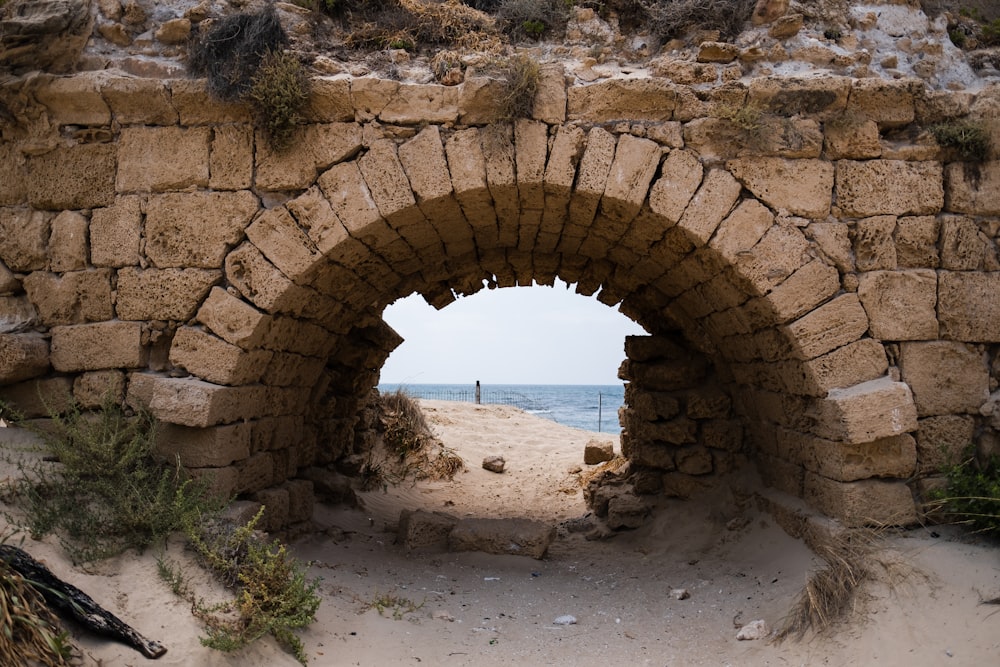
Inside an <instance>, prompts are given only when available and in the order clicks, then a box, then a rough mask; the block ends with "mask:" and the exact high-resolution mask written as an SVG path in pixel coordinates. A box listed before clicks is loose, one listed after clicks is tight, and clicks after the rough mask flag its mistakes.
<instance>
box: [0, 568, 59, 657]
mask: <svg viewBox="0 0 1000 667" xmlns="http://www.w3.org/2000/svg"><path fill="white" fill-rule="evenodd" d="M0 618H2V619H3V621H2V627H3V632H0V664H3V665H9V666H10V667H22V666H23V667H28V666H29V665H31V666H32V667H35V666H42V667H64V666H67V667H68V665H70V664H72V663H71V658H72V654H73V651H74V648H73V645H72V644H71V643H70V639H69V635H68V634H67V633H66V631H64V630H63V629H62V628H61V626H60V625H59V621H58V619H57V618H56V617H55V615H54V614H53V613H52V611H51V610H50V609H49V607H48V606H47V605H46V603H45V599H44V598H43V597H42V594H41V593H39V592H38V591H37V590H36V589H35V587H34V586H32V585H31V583H30V582H28V581H26V580H25V579H24V577H22V576H21V575H20V574H18V573H17V572H15V571H14V569H13V568H11V567H10V566H9V565H8V564H7V562H6V561H4V560H3V559H0Z"/></svg>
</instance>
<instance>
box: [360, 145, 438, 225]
mask: <svg viewBox="0 0 1000 667" xmlns="http://www.w3.org/2000/svg"><path fill="white" fill-rule="evenodd" d="M358 167H359V168H360V169H361V174H362V175H363V176H364V179H365V182H366V183H367V184H368V190H369V191H370V192H371V195H372V199H373V200H374V202H375V205H376V206H377V207H378V210H379V213H380V214H381V215H382V217H383V218H385V219H386V220H387V221H389V223H390V224H391V225H392V226H393V227H396V228H397V229H401V228H405V227H407V226H409V225H414V224H417V223H420V222H423V220H424V218H423V214H422V213H421V212H420V209H418V208H417V206H416V203H417V202H416V199H414V197H413V189H412V188H411V187H410V182H409V180H408V179H407V178H406V172H404V171H403V165H402V164H400V162H399V158H398V156H397V155H396V146H395V144H394V143H393V142H392V141H391V140H389V139H382V140H379V141H376V142H375V143H374V144H372V145H371V146H370V147H369V150H368V152H367V153H365V154H364V155H363V156H362V157H361V158H360V159H359V160H358Z"/></svg>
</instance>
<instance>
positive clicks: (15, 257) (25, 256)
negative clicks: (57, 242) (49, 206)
mask: <svg viewBox="0 0 1000 667" xmlns="http://www.w3.org/2000/svg"><path fill="white" fill-rule="evenodd" d="M51 219H52V216H51V214H49V213H44V212H42V211H31V210H29V209H23V208H0V261H2V262H3V263H4V264H5V265H6V266H7V267H8V268H9V269H10V270H11V271H18V272H25V271H37V270H42V269H45V268H47V266H48V247H49V237H50V234H51V229H52V227H51Z"/></svg>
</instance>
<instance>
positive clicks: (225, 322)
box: [197, 287, 271, 350]
mask: <svg viewBox="0 0 1000 667" xmlns="http://www.w3.org/2000/svg"><path fill="white" fill-rule="evenodd" d="M197 319H198V321H199V322H201V323H202V324H204V325H205V326H206V327H208V328H209V329H210V330H211V331H212V333H214V334H215V335H217V336H219V337H220V338H222V339H223V340H225V341H227V342H229V343H232V344H233V345H238V346H239V347H241V348H243V349H245V350H250V349H253V348H255V347H258V346H260V344H261V343H262V342H263V341H264V338H265V336H266V335H267V332H268V327H269V326H270V322H271V318H270V317H268V316H267V315H265V314H263V313H261V312H260V311H259V310H257V309H256V308H254V307H253V306H251V305H250V304H248V303H247V302H245V301H243V300H242V299H240V298H238V297H236V296H233V295H232V294H230V293H229V292H227V291H226V290H224V289H223V288H221V287H213V288H212V289H211V291H210V292H209V294H208V298H207V299H205V301H204V303H202V305H201V308H199V309H198V314H197Z"/></svg>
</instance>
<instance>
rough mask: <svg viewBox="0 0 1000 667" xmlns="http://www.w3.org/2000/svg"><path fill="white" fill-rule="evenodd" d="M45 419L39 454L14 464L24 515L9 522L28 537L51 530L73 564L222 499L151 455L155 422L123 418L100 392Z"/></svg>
mask: <svg viewBox="0 0 1000 667" xmlns="http://www.w3.org/2000/svg"><path fill="white" fill-rule="evenodd" d="M50 424H51V427H50V428H47V429H44V430H40V434H41V436H42V438H43V442H44V446H45V449H46V457H45V459H44V460H41V461H36V462H33V463H30V462H29V463H25V462H21V463H19V466H20V468H21V472H22V473H23V478H22V479H21V480H20V481H19V482H18V483H17V485H16V487H15V488H16V494H15V502H16V503H18V504H19V505H20V506H21V507H22V508H23V509H24V510H25V514H26V517H25V518H24V519H23V520H22V519H19V518H15V519H12V520H13V521H15V522H16V525H19V526H20V527H22V528H23V529H26V530H27V531H28V532H30V533H31V534H32V535H34V536H42V535H47V534H55V535H56V536H57V537H58V539H59V541H60V542H61V543H62V544H63V546H64V547H65V548H66V550H67V553H69V555H70V557H71V558H72V559H73V560H74V561H75V562H88V561H94V560H99V559H101V558H106V557H109V556H112V555H115V554H118V553H121V552H122V551H125V550H126V549H130V548H134V549H139V550H142V549H144V548H145V547H147V546H149V545H150V544H152V543H153V542H155V541H158V540H161V539H163V538H165V537H166V536H167V535H168V534H170V533H171V532H173V531H175V530H177V529H179V528H180V527H181V526H182V525H183V524H184V523H185V522H186V521H189V520H190V518H191V517H194V516H198V517H200V516H202V515H203V514H206V513H211V512H213V511H217V510H218V509H221V507H222V506H223V504H224V502H225V500H223V499H214V498H211V497H210V496H209V495H208V493H207V487H206V485H205V484H197V483H194V482H193V481H192V480H190V479H189V478H188V477H187V476H186V474H185V472H184V471H183V470H182V469H181V468H180V467H179V466H178V465H170V464H166V463H164V462H162V461H159V460H157V459H156V458H154V456H153V449H154V444H155V437H156V436H155V433H156V421H155V420H154V419H153V417H152V416H151V415H149V414H148V413H146V412H144V411H139V412H138V413H137V414H136V415H134V416H129V415H127V414H126V413H125V411H124V410H123V408H122V406H121V405H119V404H118V403H116V402H115V401H114V400H112V399H110V398H107V399H105V400H104V402H103V404H102V406H101V408H100V409H99V410H98V411H96V412H85V411H83V410H81V409H80V408H79V406H76V405H74V406H71V408H70V409H69V411H68V412H67V413H66V414H65V415H52V417H51V419H50ZM22 521H23V524H22V523H21V522H22Z"/></svg>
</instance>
